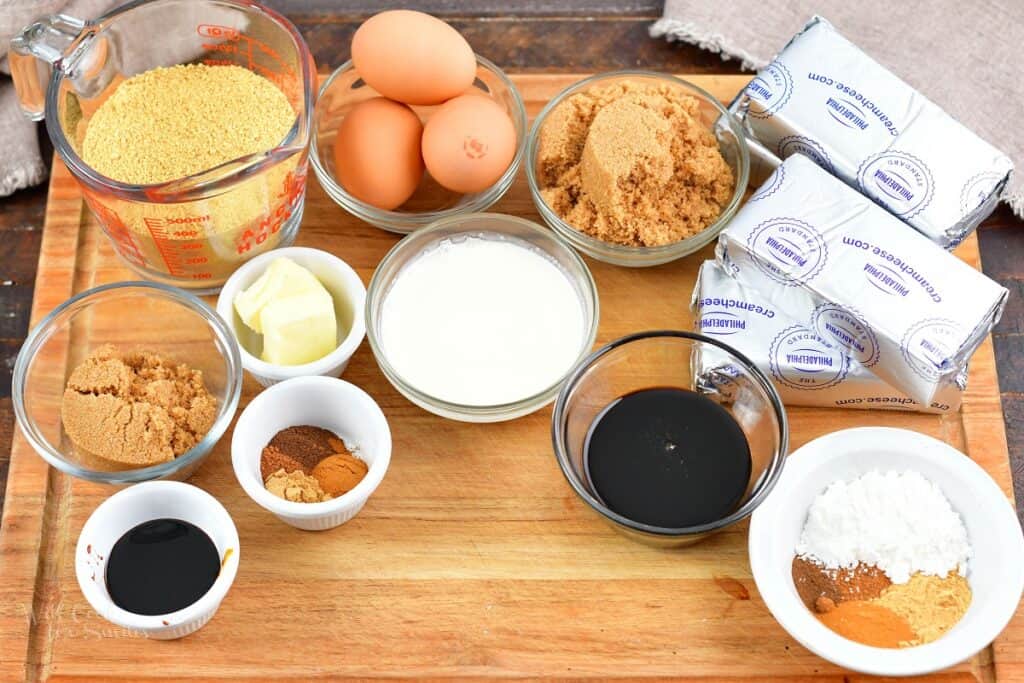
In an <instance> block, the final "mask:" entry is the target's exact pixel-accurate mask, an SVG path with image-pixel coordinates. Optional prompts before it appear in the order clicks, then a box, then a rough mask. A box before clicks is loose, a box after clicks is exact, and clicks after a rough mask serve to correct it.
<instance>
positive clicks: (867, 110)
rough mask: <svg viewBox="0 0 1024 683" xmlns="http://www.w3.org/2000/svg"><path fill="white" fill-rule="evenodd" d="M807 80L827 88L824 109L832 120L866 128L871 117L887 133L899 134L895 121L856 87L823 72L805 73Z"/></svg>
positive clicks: (860, 128) (842, 124)
mask: <svg viewBox="0 0 1024 683" xmlns="http://www.w3.org/2000/svg"><path fill="white" fill-rule="evenodd" d="M807 80H809V81H811V82H813V83H821V84H822V85H824V86H826V87H828V88H829V92H826V93H824V98H825V99H824V102H825V111H826V112H827V113H828V115H829V116H831V117H832V120H834V121H835V122H836V123H838V124H839V125H841V126H843V127H844V128H849V129H851V130H867V129H868V128H870V127H871V122H872V119H875V120H877V121H878V122H879V123H880V124H881V125H882V127H883V128H885V129H886V130H887V131H888V132H889V135H892V136H893V137H896V136H897V135H899V134H900V131H899V128H897V126H896V122H895V121H893V120H892V119H891V118H889V115H888V114H886V113H885V112H884V111H883V110H882V108H881V107H879V106H878V105H877V104H875V102H874V100H872V99H871V98H869V97H868V96H866V95H865V94H864V93H862V92H860V91H858V90H857V89H856V88H854V87H852V86H850V85H847V84H846V83H843V82H842V81H839V80H836V79H835V78H832V77H830V76H827V75H825V74H819V73H814V72H810V73H808V74H807Z"/></svg>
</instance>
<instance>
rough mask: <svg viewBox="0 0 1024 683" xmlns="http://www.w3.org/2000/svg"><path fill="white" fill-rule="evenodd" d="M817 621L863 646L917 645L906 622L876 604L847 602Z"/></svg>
mask: <svg viewBox="0 0 1024 683" xmlns="http://www.w3.org/2000/svg"><path fill="white" fill-rule="evenodd" d="M818 618H819V619H820V620H821V621H822V623H823V624H825V625H826V626H828V627H829V628H830V629H832V630H833V631H835V632H836V633H838V634H839V635H841V636H843V637H844V638H849V639H850V640H855V641H857V642H858V643H863V644H865V645H872V646H874V647H887V648H897V647H905V646H907V645H911V644H916V640H917V634H916V633H915V632H914V630H913V629H912V628H911V627H910V624H908V623H907V620H906V619H904V618H903V617H901V616H899V615H898V614H896V613H895V612H893V611H892V610H889V609H888V608H886V607H883V606H882V605H879V604H877V603H876V602H867V601H865V600H848V601H846V602H841V603H839V604H837V605H836V607H835V609H833V610H831V611H828V612H825V613H824V614H819V615H818Z"/></svg>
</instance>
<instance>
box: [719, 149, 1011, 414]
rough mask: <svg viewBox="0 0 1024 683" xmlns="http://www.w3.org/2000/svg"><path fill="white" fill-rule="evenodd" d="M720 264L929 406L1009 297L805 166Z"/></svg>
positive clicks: (787, 165) (726, 239)
mask: <svg viewBox="0 0 1024 683" xmlns="http://www.w3.org/2000/svg"><path fill="white" fill-rule="evenodd" d="M716 256H717V258H718V262H719V263H720V264H721V265H722V267H723V268H724V269H725V270H726V272H727V273H729V274H730V275H731V276H733V277H735V278H736V279H738V280H739V281H740V282H741V284H742V285H743V286H744V287H745V288H746V289H748V290H750V291H756V292H758V293H759V294H760V295H761V298H762V299H763V300H764V302H765V303H766V304H768V305H770V306H771V307H772V308H773V309H776V310H780V311H784V312H785V313H786V314H787V315H788V316H789V317H791V318H795V319H796V320H797V321H799V322H802V323H803V324H805V325H806V326H807V327H809V328H810V329H811V330H813V331H814V332H815V333H816V334H818V335H819V336H821V337H823V338H824V339H826V340H829V341H835V343H837V344H838V345H840V346H842V347H844V348H846V349H847V351H848V352H849V354H850V356H851V357H852V358H853V359H854V360H856V361H858V362H859V363H860V364H861V365H863V366H865V367H867V368H870V369H871V371H872V372H874V373H875V374H876V375H878V377H880V378H881V379H882V380H883V381H885V382H887V383H888V384H890V385H892V386H893V387H895V388H897V389H899V390H900V391H902V392H904V393H906V394H907V395H909V396H910V397H912V398H913V399H915V400H916V401H918V402H920V403H921V404H923V405H928V406H930V405H931V404H932V403H933V402H935V401H936V400H937V399H936V397H937V395H938V394H939V393H940V392H941V390H942V388H943V387H944V386H946V385H949V384H951V383H954V382H955V378H956V377H957V376H958V375H960V374H961V373H962V372H963V371H964V370H965V368H966V366H967V361H968V359H969V358H970V356H971V354H972V353H974V351H975V349H976V348H977V347H978V345H979V344H981V342H982V340H984V338H985V337H986V335H988V333H989V331H991V329H992V327H993V325H995V324H996V322H998V320H999V317H1000V315H1001V314H1002V311H1003V307H1004V306H1005V304H1006V296H1007V291H1006V289H1005V288H1003V287H1001V286H1000V285H999V284H998V283H996V282H993V281H992V280H991V279H989V278H988V277H986V276H984V275H983V274H981V273H979V272H978V271H977V270H975V269H974V268H971V267H970V266H969V265H967V264H966V263H964V262H963V261H961V260H960V259H958V258H956V257H955V256H953V255H952V254H950V253H949V252H947V251H944V250H943V249H941V248H939V247H938V246H937V245H935V244H934V243H932V242H931V241H929V240H928V239H927V238H925V237H924V236H922V235H920V234H919V233H917V232H915V231H913V230H911V229H910V228H909V227H907V226H906V225H904V224H903V223H901V222H900V221H899V220H898V219H896V218H894V217H893V216H892V215H891V214H889V213H888V212H886V211H885V210H884V209H882V208H881V207H879V206H878V205H876V204H874V203H873V202H871V201H870V200H869V199H867V198H866V197H864V196H863V195H861V194H859V193H857V192H856V191H855V190H853V189H852V188H850V187H848V186H847V185H845V184H844V183H842V182H841V181H839V180H837V179H836V178H834V177H833V176H831V175H829V174H828V173H827V172H825V171H824V170H822V169H821V168H820V167H819V166H817V165H816V164H815V163H814V162H812V161H810V160H809V159H807V158H806V157H804V156H803V155H800V154H797V155H794V156H791V157H789V158H788V159H786V160H785V161H784V162H783V163H782V164H781V165H780V166H779V167H778V168H777V169H776V170H775V172H774V173H773V174H772V176H771V177H770V178H769V179H768V180H767V181H766V182H765V184H764V185H762V186H761V187H760V188H759V189H758V190H757V192H755V193H754V194H753V195H752V196H751V198H750V199H749V200H748V202H747V203H746V205H745V206H744V207H743V208H742V209H741V210H740V211H739V212H738V213H737V214H736V216H735V217H734V218H733V220H732V222H731V223H730V224H729V225H728V227H727V228H726V229H725V231H723V232H722V234H721V236H720V237H719V241H718V247H717V249H716ZM808 311H811V312H812V314H811V315H810V316H809V317H808V316H807V312H808Z"/></svg>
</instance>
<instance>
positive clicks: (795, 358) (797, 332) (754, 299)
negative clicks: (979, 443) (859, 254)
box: [690, 261, 965, 413]
mask: <svg viewBox="0 0 1024 683" xmlns="http://www.w3.org/2000/svg"><path fill="white" fill-rule="evenodd" d="M690 308H691V310H692V311H693V318H694V327H695V328H696V329H697V331H698V332H701V333H702V334H705V335H708V336H710V337H714V338H716V339H720V340H721V341H722V342H724V343H725V344H728V345H729V346H731V347H732V348H734V349H736V350H738V351H739V352H740V353H742V354H744V355H745V356H747V358H749V359H750V360H751V361H752V362H753V363H754V365H756V366H757V367H758V368H759V369H760V370H761V371H762V372H764V373H765V375H766V376H767V377H768V378H770V379H771V380H772V383H773V384H775V388H776V389H778V391H779V396H781V397H782V402H783V403H785V404H786V405H788V406H819V407H829V408H861V409H882V410H911V411H916V412H923V413H946V412H950V411H955V410H957V409H959V407H960V400H961V392H962V391H963V385H964V381H965V378H964V377H959V376H958V377H957V378H956V380H955V383H953V384H948V385H945V386H943V387H942V388H941V389H940V390H939V391H937V392H936V394H935V398H934V399H933V400H932V402H931V404H928V405H925V404H921V403H920V402H918V401H916V400H914V399H913V398H912V397H910V396H908V395H907V394H906V393H904V392H901V391H899V390H898V389H894V388H893V387H891V386H889V385H888V384H886V383H885V382H884V381H882V380H881V379H879V377H878V376H877V375H875V374H874V373H873V372H871V371H870V370H868V369H867V368H866V367H864V366H863V365H861V364H860V363H858V362H857V361H855V360H854V359H852V358H851V357H850V355H849V354H848V353H847V351H846V349H844V348H843V347H841V346H839V345H838V344H836V343H834V342H830V341H828V340H826V339H825V338H823V337H821V336H819V335H818V334H816V333H815V332H814V330H812V329H811V328H809V327H808V326H807V325H806V323H805V322H803V321H806V320H809V319H810V318H811V317H812V315H813V311H812V310H806V311H803V315H801V316H798V317H793V316H790V315H788V314H787V313H785V312H783V311H780V310H777V309H775V308H774V307H773V306H772V305H771V304H770V303H767V302H766V301H764V299H763V298H762V297H761V295H760V294H759V293H758V292H755V291H752V290H750V289H749V288H747V287H744V286H743V285H742V284H741V283H740V282H739V281H738V280H736V279H734V278H732V277H730V276H729V275H727V274H726V272H725V271H724V270H723V269H722V267H721V266H720V265H718V263H717V262H715V261H705V262H704V264H703V265H702V266H701V267H700V272H699V274H698V275H697V285H696V287H694V290H693V299H692V300H691V302H690ZM694 367H695V372H696V373H697V377H696V380H697V381H696V386H697V387H699V388H700V389H701V390H702V391H705V392H709V393H713V394H715V395H718V396H720V397H722V398H723V399H724V400H729V399H730V398H731V396H732V393H733V391H734V388H735V386H736V382H735V378H736V377H737V375H738V373H739V371H738V369H737V368H736V367H735V366H734V363H733V360H732V359H731V357H730V356H729V355H728V354H726V353H724V352H722V351H719V350H718V349H715V348H713V347H709V346H705V347H701V350H700V356H699V358H698V359H697V362H696V363H695V365H694Z"/></svg>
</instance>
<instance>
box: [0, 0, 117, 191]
mask: <svg viewBox="0 0 1024 683" xmlns="http://www.w3.org/2000/svg"><path fill="white" fill-rule="evenodd" d="M114 4H116V2H115V1H114V0H0V70H3V71H4V72H8V68H7V48H8V45H9V43H10V40H11V38H13V37H14V36H15V35H17V34H18V33H20V32H21V29H22V28H24V27H25V26H27V25H28V24H30V23H32V22H33V21H34V20H35V19H37V18H38V17H42V16H44V15H47V14H56V13H60V12H62V13H64V14H70V15H71V16H74V17H78V18H80V19H86V18H91V17H95V16H98V15H99V14H102V13H103V12H104V11H106V10H107V8H109V7H111V6H113V5H114ZM48 163H49V162H48V161H44V160H43V158H42V157H41V156H40V153H39V143H38V138H37V137H36V124H34V123H32V122H31V121H29V120H28V119H27V118H25V117H24V116H23V115H22V113H21V108H20V107H19V106H18V98H17V96H16V95H15V94H14V86H13V85H12V84H11V79H9V78H5V77H0V197H6V196H7V195H9V194H11V193H13V192H15V191H16V190H20V189H22V188H25V187H31V186H33V185H38V184H39V183H41V182H42V181H43V179H44V178H46V172H47V170H48Z"/></svg>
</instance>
